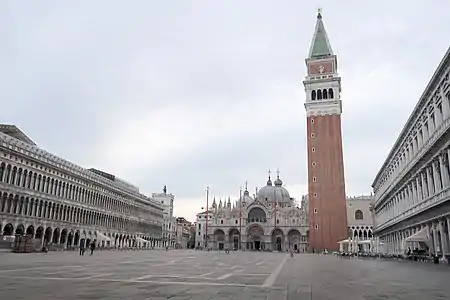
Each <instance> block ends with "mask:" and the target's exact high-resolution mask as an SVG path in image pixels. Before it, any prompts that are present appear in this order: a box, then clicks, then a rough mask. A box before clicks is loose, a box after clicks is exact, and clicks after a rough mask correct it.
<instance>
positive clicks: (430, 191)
mask: <svg viewBox="0 0 450 300" xmlns="http://www.w3.org/2000/svg"><path fill="white" fill-rule="evenodd" d="M426 168H427V169H426V172H427V183H428V197H431V196H433V195H434V193H435V191H434V186H433V181H432V178H431V168H430V167H429V166H427V167H426Z"/></svg>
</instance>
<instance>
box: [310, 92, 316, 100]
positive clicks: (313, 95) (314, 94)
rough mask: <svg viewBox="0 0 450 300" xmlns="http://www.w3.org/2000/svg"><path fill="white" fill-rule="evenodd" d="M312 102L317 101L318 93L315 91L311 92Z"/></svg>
mask: <svg viewBox="0 0 450 300" xmlns="http://www.w3.org/2000/svg"><path fill="white" fill-rule="evenodd" d="M311 100H316V91H315V90H313V91H312V92H311Z"/></svg>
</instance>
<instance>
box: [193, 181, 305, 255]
mask: <svg viewBox="0 0 450 300" xmlns="http://www.w3.org/2000/svg"><path fill="white" fill-rule="evenodd" d="M233 202H234V203H232V201H231V199H230V198H228V200H224V201H223V202H222V200H219V201H216V199H213V201H212V205H211V206H210V207H209V209H208V211H204V212H201V213H199V214H197V222H196V227H197V228H196V231H197V238H196V244H197V245H196V246H197V247H201V248H203V247H209V248H211V249H213V250H222V249H226V248H228V249H230V250H247V251H252V250H253V251H268V250H271V251H287V250H289V249H291V248H292V249H293V250H294V251H298V252H306V251H307V250H308V234H309V229H308V213H307V212H308V197H307V196H304V197H303V198H302V200H301V203H300V204H299V205H298V204H297V203H296V201H295V199H294V198H291V197H290V195H289V192H288V191H287V190H286V189H285V188H284V187H283V182H282V181H281V179H280V177H279V174H278V175H277V179H276V180H275V181H274V182H273V183H272V180H271V178H270V175H269V179H268V180H267V183H266V185H265V186H264V187H262V188H261V189H260V190H256V194H254V195H253V196H250V193H249V191H248V190H247V187H246V188H245V191H244V193H243V195H242V196H240V197H239V199H238V200H236V201H233Z"/></svg>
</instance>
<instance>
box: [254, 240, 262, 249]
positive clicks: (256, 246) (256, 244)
mask: <svg viewBox="0 0 450 300" xmlns="http://www.w3.org/2000/svg"><path fill="white" fill-rule="evenodd" d="M260 249H261V241H255V250H256V251H259V250H260Z"/></svg>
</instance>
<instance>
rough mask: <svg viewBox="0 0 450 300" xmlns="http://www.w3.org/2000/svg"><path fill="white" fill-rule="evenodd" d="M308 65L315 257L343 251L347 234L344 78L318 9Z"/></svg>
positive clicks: (311, 229) (311, 230) (311, 227)
mask: <svg viewBox="0 0 450 300" xmlns="http://www.w3.org/2000/svg"><path fill="white" fill-rule="evenodd" d="M306 66H307V71H308V74H307V75H306V78H305V81H303V84H304V85H305V91H306V102H305V109H306V116H307V125H306V128H307V145H308V194H309V243H310V248H311V250H313V249H314V250H315V251H316V252H317V251H321V250H323V249H328V250H339V243H338V242H339V241H341V240H344V239H346V238H347V235H348V229H347V202H346V198H345V178H344V161H343V151H342V133H341V113H342V101H341V97H340V93H341V78H340V77H339V75H338V73H337V66H338V64H337V56H336V55H334V54H333V50H332V49H331V44H330V41H329V39H328V35H327V32H326V31H325V27H324V24H323V20H322V13H321V11H320V10H319V12H318V14H317V21H316V28H315V31H314V36H313V39H312V42H311V47H310V50H309V55H308V58H307V59H306Z"/></svg>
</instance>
